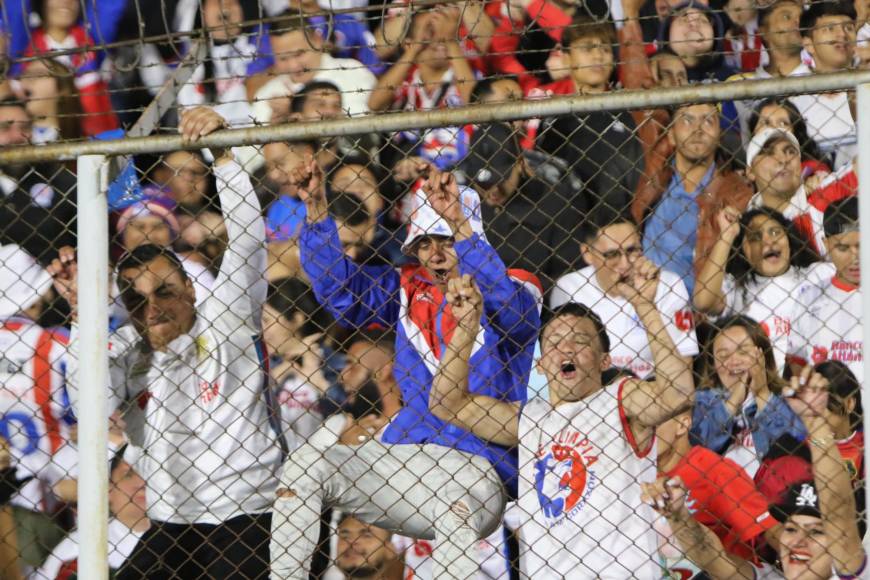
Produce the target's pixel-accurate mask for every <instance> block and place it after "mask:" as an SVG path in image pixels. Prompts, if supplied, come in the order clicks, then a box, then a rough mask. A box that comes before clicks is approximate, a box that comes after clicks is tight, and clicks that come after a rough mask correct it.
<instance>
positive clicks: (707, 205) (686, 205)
mask: <svg viewBox="0 0 870 580" xmlns="http://www.w3.org/2000/svg"><path fill="white" fill-rule="evenodd" d="M672 118H673V121H672V123H671V126H670V128H669V129H668V134H667V139H668V141H669V142H670V144H671V145H672V146H673V147H674V161H673V163H672V164H670V165H668V166H666V167H664V168H663V170H662V172H661V173H660V175H658V176H657V178H656V179H655V180H650V181H649V182H647V183H646V184H645V185H644V187H641V188H640V190H639V191H638V194H637V196H635V199H634V201H633V202H632V215H635V216H642V217H643V218H644V235H643V253H644V255H645V256H646V257H648V258H649V259H650V260H652V262H653V263H655V264H656V265H657V266H659V267H660V268H664V269H665V270H670V271H671V272H674V273H675V274H677V275H678V276H679V277H680V278H682V279H683V282H684V283H685V284H686V289H687V290H688V291H689V294H690V295H691V294H692V291H693V289H694V287H695V272H696V271H699V270H700V268H701V266H702V264H703V263H704V262H705V261H706V260H707V256H708V255H709V253H710V249H711V248H712V246H713V243H714V242H715V241H716V238H717V237H718V236H719V228H718V226H717V225H716V223H715V222H716V220H715V216H716V213H717V212H718V211H719V210H720V209H721V208H722V207H724V206H725V205H730V206H732V207H734V208H735V209H737V210H738V211H743V210H744V209H745V208H746V204H747V203H748V202H749V198H750V197H752V189H751V188H750V187H749V184H748V183H747V182H746V181H745V180H744V179H743V178H742V177H740V176H739V175H737V174H736V173H734V172H733V171H731V170H729V169H728V168H727V167H726V166H724V165H722V164H720V163H717V150H718V148H719V142H720V136H721V129H720V124H719V118H720V114H719V110H718V108H717V107H716V105H715V104H701V105H694V104H684V105H680V106H678V107H677V108H676V109H675V111H674V112H673V114H672ZM693 268H694V269H693Z"/></svg>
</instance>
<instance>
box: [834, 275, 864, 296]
mask: <svg viewBox="0 0 870 580" xmlns="http://www.w3.org/2000/svg"><path fill="white" fill-rule="evenodd" d="M831 284H833V285H834V288H839V289H840V290H842V291H843V292H854V291H855V290H857V289H858V287H857V286H855V285H854V284H851V283H849V282H846V281H845V280H841V279H840V278H838V277H836V276H834V277H833V278H831Z"/></svg>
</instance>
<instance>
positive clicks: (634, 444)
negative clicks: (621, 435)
mask: <svg viewBox="0 0 870 580" xmlns="http://www.w3.org/2000/svg"><path fill="white" fill-rule="evenodd" d="M628 381H629V379H627V378H625V379H622V382H621V383H619V391H618V394H617V395H616V406H617V407H618V408H619V420H620V422H621V423H622V430H623V431H624V432H625V438H626V439H628V444H629V445H631V448H632V449H633V450H634V454H635V455H637V456H638V457H640V458H641V459H642V458H644V457H646V456H647V455H649V452H650V451H651V450H652V448H653V444H654V443H655V440H656V436H655V434H654V435H653V436H652V437H650V440H649V446H648V447H647V448H646V449H645V450H644V451H641V450H640V448H639V447H638V445H637V441H636V440H635V439H634V432H633V431H632V430H631V425H630V424H629V422H628V415H626V414H625V407H623V406H622V390H623V389H624V388H625V383H627V382H628Z"/></svg>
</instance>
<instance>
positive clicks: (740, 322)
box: [699, 314, 786, 395]
mask: <svg viewBox="0 0 870 580" xmlns="http://www.w3.org/2000/svg"><path fill="white" fill-rule="evenodd" d="M736 327H740V328H743V329H745V330H746V333H747V334H748V335H749V339H750V340H751V341H752V344H754V345H755V346H756V347H758V348H760V349H761V352H762V355H763V356H764V366H765V369H766V371H767V385H768V388H770V391H771V392H772V393H773V394H775V395H778V394H780V393H781V392H782V389H783V387H784V386H785V384H786V383H785V380H783V378H782V376H780V374H779V371H778V370H777V368H776V357H775V356H774V354H773V346H771V344H770V338H768V336H767V334H766V333H765V332H764V329H762V328H761V325H760V324H758V323H757V322H756V321H755V320H753V319H752V318H750V317H748V316H745V315H743V314H735V315H733V316H728V317H725V318H723V319H720V320H719V321H717V322H716V323H715V324H714V326H713V332H712V333H710V337H709V339H708V340H707V342H706V344H705V345H704V352H703V355H702V356H703V365H702V372H701V381H700V385H699V388H701V389H715V388H721V387H722V382H721V381H720V380H719V375H718V374H717V373H716V363H715V358H714V354H715V351H714V345H715V343H716V339H717V338H718V337H719V335H720V334H722V333H723V332H725V331H726V330H728V329H730V328H736Z"/></svg>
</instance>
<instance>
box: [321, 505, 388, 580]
mask: <svg viewBox="0 0 870 580" xmlns="http://www.w3.org/2000/svg"><path fill="white" fill-rule="evenodd" d="M337 535H338V548H337V550H336V551H337V553H338V555H337V556H336V558H335V566H336V567H337V568H338V569H339V570H341V572H342V573H343V574H344V577H345V578H357V579H360V580H364V579H365V580H401V579H402V573H403V572H404V566H403V565H402V561H401V558H399V556H398V554H396V549H395V547H393V544H392V542H391V536H392V534H390V532H388V531H387V530H385V529H383V528H379V527H377V526H372V525H369V524H366V523H364V522H361V521H359V520H358V519H356V518H355V517H353V516H350V515H346V516H343V517H342V519H341V521H340V522H339V524H338V533H337Z"/></svg>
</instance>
